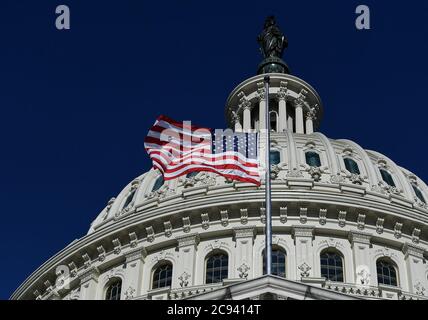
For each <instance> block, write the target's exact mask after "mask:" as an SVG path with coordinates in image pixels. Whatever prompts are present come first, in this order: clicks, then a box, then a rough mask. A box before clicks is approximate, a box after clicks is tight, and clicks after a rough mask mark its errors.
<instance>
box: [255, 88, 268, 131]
mask: <svg viewBox="0 0 428 320" xmlns="http://www.w3.org/2000/svg"><path fill="white" fill-rule="evenodd" d="M257 86H258V88H259V89H258V90H257V94H258V98H259V131H261V130H264V129H266V99H267V98H268V96H267V95H266V92H265V88H264V86H265V84H264V83H263V82H260V83H258V84H257Z"/></svg>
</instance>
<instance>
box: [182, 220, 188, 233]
mask: <svg viewBox="0 0 428 320" xmlns="http://www.w3.org/2000/svg"><path fill="white" fill-rule="evenodd" d="M182 220H183V232H184V233H189V232H190V217H183V218H182Z"/></svg>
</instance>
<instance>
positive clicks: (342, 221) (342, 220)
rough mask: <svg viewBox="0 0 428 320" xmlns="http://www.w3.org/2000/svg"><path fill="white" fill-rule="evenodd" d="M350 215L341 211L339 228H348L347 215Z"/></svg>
mask: <svg viewBox="0 0 428 320" xmlns="http://www.w3.org/2000/svg"><path fill="white" fill-rule="evenodd" d="M347 214H348V213H347V212H346V211H339V226H340V227H341V228H344V227H345V226H346V215H347Z"/></svg>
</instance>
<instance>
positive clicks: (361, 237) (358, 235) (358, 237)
mask: <svg viewBox="0 0 428 320" xmlns="http://www.w3.org/2000/svg"><path fill="white" fill-rule="evenodd" d="M371 239H372V235H371V234H369V233H364V232H360V231H351V232H349V241H350V242H351V243H352V244H354V243H361V244H365V245H370V244H371Z"/></svg>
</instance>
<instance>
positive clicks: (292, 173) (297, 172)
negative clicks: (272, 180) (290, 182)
mask: <svg viewBox="0 0 428 320" xmlns="http://www.w3.org/2000/svg"><path fill="white" fill-rule="evenodd" d="M287 178H303V174H302V173H301V172H300V170H299V169H297V168H293V169H291V170H289V171H288V173H287Z"/></svg>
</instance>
